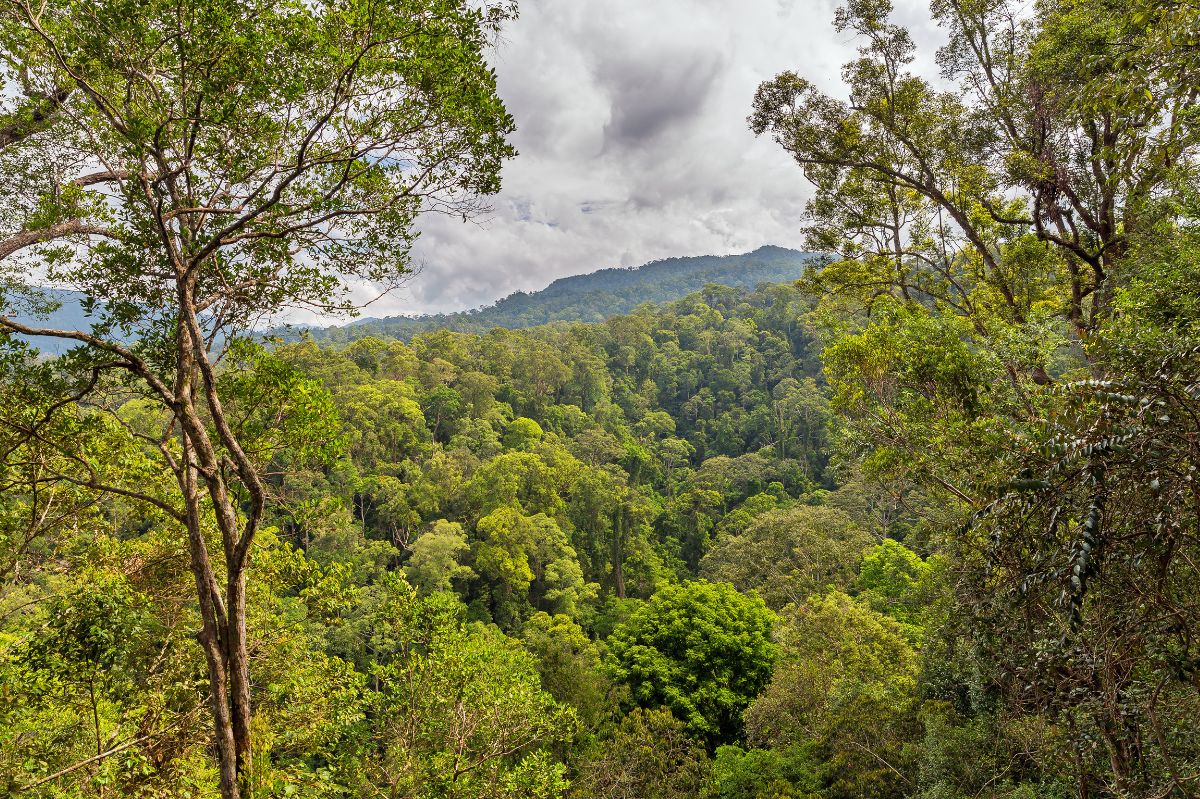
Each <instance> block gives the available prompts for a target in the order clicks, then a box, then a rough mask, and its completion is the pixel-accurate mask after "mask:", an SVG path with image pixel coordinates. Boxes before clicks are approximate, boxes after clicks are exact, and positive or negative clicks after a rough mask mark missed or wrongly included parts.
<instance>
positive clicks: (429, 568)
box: [404, 519, 476, 594]
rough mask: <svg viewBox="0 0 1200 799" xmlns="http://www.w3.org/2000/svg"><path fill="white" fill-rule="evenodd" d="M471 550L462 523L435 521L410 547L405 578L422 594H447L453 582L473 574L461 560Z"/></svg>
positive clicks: (467, 578) (473, 575)
mask: <svg viewBox="0 0 1200 799" xmlns="http://www.w3.org/2000/svg"><path fill="white" fill-rule="evenodd" d="M470 551H471V546H470V545H469V544H468V543H467V534H466V533H465V532H463V528H462V525H461V524H458V523H456V522H448V521H446V520H445V519H438V520H437V521H436V522H434V523H433V528H432V529H431V530H428V531H426V532H425V533H422V534H421V536H420V537H419V538H418V539H417V540H416V543H414V544H413V546H412V557H410V558H409V559H408V565H407V566H405V568H404V575H405V577H406V578H407V579H408V581H409V582H410V583H412V585H413V586H414V587H416V588H418V589H420V591H421V593H423V594H431V593H434V592H435V591H449V590H450V589H451V588H452V587H453V583H454V581H455V580H470V579H472V578H474V577H475V576H476V575H475V572H474V571H473V570H472V569H471V567H470V566H464V565H463V564H462V560H463V558H464V556H466V555H467V554H468V553H469V552H470Z"/></svg>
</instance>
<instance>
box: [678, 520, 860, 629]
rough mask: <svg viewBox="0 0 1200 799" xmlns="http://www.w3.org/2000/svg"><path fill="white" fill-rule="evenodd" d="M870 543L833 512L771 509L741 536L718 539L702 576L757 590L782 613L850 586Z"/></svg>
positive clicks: (702, 562)
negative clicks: (814, 595)
mask: <svg viewBox="0 0 1200 799" xmlns="http://www.w3.org/2000/svg"><path fill="white" fill-rule="evenodd" d="M870 543H871V537H870V536H869V535H868V534H867V533H866V532H864V531H863V530H862V529H861V528H859V527H858V525H856V524H855V523H854V522H853V520H851V519H850V517H849V516H847V515H846V514H845V513H843V512H842V511H839V510H836V509H834V508H822V507H809V506H803V505H802V506H798V507H795V508H787V509H782V510H772V511H768V512H767V513H764V514H763V515H762V516H759V517H758V518H757V519H755V520H754V522H753V523H752V524H751V525H750V526H749V527H748V528H746V530H744V531H742V532H740V534H737V535H734V534H726V535H724V536H722V537H721V538H720V539H718V540H717V542H716V544H714V545H713V548H712V549H711V550H710V551H709V553H708V554H707V555H705V556H704V559H703V560H702V561H700V572H701V574H703V575H704V576H705V577H707V578H708V579H710V580H724V581H728V582H731V583H733V584H734V585H735V586H736V587H737V588H738V590H740V591H746V592H749V591H754V592H755V593H757V594H759V595H760V596H761V597H762V598H763V600H764V601H765V602H766V603H767V605H768V606H769V607H771V608H773V609H775V610H779V609H780V608H782V607H783V606H784V605H787V604H799V603H801V602H803V601H804V600H806V599H808V597H809V596H811V595H813V594H820V593H823V592H824V591H826V590H827V589H829V588H838V589H845V588H847V587H848V586H849V585H850V584H851V583H852V582H853V580H854V577H855V575H856V574H857V572H858V566H859V563H860V562H861V560H862V557H863V553H864V552H865V551H866V549H867V548H868V547H869V546H870Z"/></svg>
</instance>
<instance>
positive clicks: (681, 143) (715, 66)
mask: <svg viewBox="0 0 1200 799" xmlns="http://www.w3.org/2000/svg"><path fill="white" fill-rule="evenodd" d="M835 7H836V3H835V2H833V1H832V0H522V2H521V7H520V17H519V18H518V19H517V20H516V21H514V22H511V23H510V24H509V26H508V27H507V29H506V31H505V34H504V36H503V38H502V40H501V41H500V42H499V43H498V46H497V48H496V51H495V52H494V54H493V56H492V58H493V62H494V65H495V68H496V73H497V79H498V82H499V91H500V95H501V97H502V98H503V99H504V101H505V103H506V104H507V106H508V109H509V111H510V113H512V115H513V116H514V117H515V119H516V123H517V131H516V133H515V134H514V136H513V138H512V143H513V144H514V145H515V146H516V148H517V150H518V151H519V153H520V154H519V155H518V156H517V157H516V158H514V159H513V160H512V161H510V162H509V163H508V164H507V165H506V167H505V169H504V172H503V188H502V190H501V192H500V193H499V194H498V195H496V196H494V197H493V198H491V205H492V210H491V211H490V212H489V213H488V214H486V215H485V216H483V217H481V218H479V219H477V220H474V221H472V222H468V223H463V222H462V221H461V219H452V218H448V217H442V216H432V215H431V216H428V217H425V218H423V219H422V220H421V222H420V225H419V226H420V229H421V237H420V238H419V240H418V242H417V245H416V247H415V249H414V252H413V255H414V261H415V263H416V264H417V265H418V267H419V273H418V274H416V275H415V276H413V277H412V278H411V279H410V280H409V281H408V283H407V284H406V286H404V287H403V288H401V289H399V290H397V291H394V292H393V293H392V294H390V295H388V296H385V297H383V298H381V299H378V300H376V301H375V302H374V303H372V304H371V306H370V307H369V308H368V309H367V310H366V313H367V314H368V315H370V316H387V315H394V314H412V313H429V312H443V311H454V310H461V309H465V308H473V307H477V306H479V305H482V304H487V303H490V302H492V301H494V300H496V299H499V298H501V297H504V296H507V295H508V294H511V293H512V292H514V291H518V290H520V291H530V290H537V289H540V288H542V287H544V286H546V285H547V284H549V283H550V282H551V281H553V280H554V279H555V278H558V277H562V276H564V275H571V274H581V273H585V272H592V271H595V270H597V269H603V268H607V267H614V266H636V265H639V264H643V263H646V262H648V261H652V260H655V259H659V258H666V257H671V256H679V255H705V254H717V255H723V254H730V253H740V252H748V251H750V250H753V249H755V248H757V247H759V246H761V245H763V244H776V245H780V246H785V247H796V248H801V247H802V245H803V231H802V222H803V218H802V217H803V210H804V204H805V201H806V200H807V199H808V196H809V190H808V187H807V186H806V184H805V182H804V179H803V177H802V175H801V174H800V170H799V168H798V167H797V166H796V165H795V164H794V163H793V162H792V161H791V160H790V158H789V157H788V155H787V154H786V153H785V152H784V151H783V150H782V149H781V148H780V147H779V146H778V145H777V144H775V143H774V142H773V141H771V140H770V138H769V137H763V138H756V137H755V136H754V135H753V134H752V133H751V132H750V130H749V129H748V127H747V124H746V117H747V116H748V115H749V113H750V104H751V101H752V99H753V96H754V91H755V89H756V88H757V86H758V85H759V84H760V83H761V82H762V81H764V80H768V79H770V78H772V77H774V76H775V75H776V74H778V73H779V72H781V71H784V70H787V69H792V70H795V71H797V72H799V73H800V74H801V75H803V76H805V77H807V78H809V79H810V80H812V81H814V82H815V83H816V84H817V85H818V86H820V87H821V88H823V89H825V90H827V91H829V92H831V93H834V94H839V93H840V90H839V76H840V70H841V64H842V63H844V62H845V61H847V60H849V59H850V58H852V57H853V56H854V51H855V47H856V46H857V45H856V43H855V42H854V40H853V39H852V38H851V37H850V36H849V35H846V34H837V33H836V32H835V31H834V30H833V24H832V21H833V13H834V9H835ZM896 21H898V22H900V23H902V24H906V25H908V26H909V27H910V29H912V30H913V34H914V39H915V40H916V41H917V42H918V45H921V44H923V43H931V44H935V43H936V42H935V41H934V40H935V39H936V33H935V32H934V31H933V30H932V29H931V27H930V23H929V21H928V12H927V11H926V7H925V4H924V2H909V0H898V2H897V14H896ZM932 49H933V48H932V47H928V48H922V51H923V52H925V53H929V54H932Z"/></svg>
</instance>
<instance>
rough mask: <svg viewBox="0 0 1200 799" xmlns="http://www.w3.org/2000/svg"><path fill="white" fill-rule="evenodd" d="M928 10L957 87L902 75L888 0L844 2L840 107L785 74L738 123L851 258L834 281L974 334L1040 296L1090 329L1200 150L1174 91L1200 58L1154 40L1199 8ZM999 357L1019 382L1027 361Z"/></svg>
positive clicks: (1016, 319) (903, 39)
mask: <svg viewBox="0 0 1200 799" xmlns="http://www.w3.org/2000/svg"><path fill="white" fill-rule="evenodd" d="M933 11H934V16H935V19H936V20H937V22H938V23H939V24H940V25H941V26H942V27H943V28H944V29H945V30H946V32H947V34H948V37H949V41H948V43H947V44H946V45H945V46H944V47H943V48H942V50H941V51H940V52H939V54H938V63H939V66H940V67H941V69H942V77H943V79H944V80H946V81H948V82H950V83H951V85H952V88H949V89H947V90H944V91H939V90H936V89H935V88H934V87H933V86H931V85H930V84H929V83H928V82H926V81H925V80H923V79H921V78H920V77H918V76H916V75H913V74H912V73H911V72H908V71H907V69H908V65H909V64H910V63H911V62H912V61H913V54H914V50H915V46H914V44H913V41H912V38H911V37H910V36H909V33H908V31H907V30H905V29H904V28H902V27H899V26H897V25H895V24H893V23H891V22H889V21H888V16H889V14H890V12H891V3H890V2H888V0H882V1H878V0H852V2H849V3H847V4H846V5H845V6H844V7H843V8H841V9H839V11H838V13H837V16H836V22H835V27H836V28H837V30H838V31H839V32H849V33H851V34H853V35H854V36H856V37H857V38H858V39H859V40H860V41H861V42H862V46H861V47H860V50H859V52H860V57H859V58H858V59H856V60H854V61H852V62H850V63H849V64H847V65H846V68H845V71H844V73H843V74H844V75H845V81H846V84H847V89H848V93H849V102H843V101H840V100H837V99H834V98H832V97H829V96H827V95H825V94H822V93H821V92H820V91H818V90H817V89H816V88H815V87H814V86H813V84H812V83H810V82H809V81H807V80H805V79H804V78H802V77H800V76H799V75H797V74H795V73H792V72H786V73H783V74H781V75H779V76H778V77H776V78H775V79H774V80H772V81H769V82H767V83H764V84H763V85H762V86H760V87H759V90H758V92H757V94H756V96H755V100H754V113H753V114H752V116H751V117H750V126H751V128H752V130H754V131H755V132H756V133H759V134H762V133H767V132H770V133H771V134H772V135H773V136H774V137H775V139H776V140H777V141H778V142H779V143H780V145H781V146H783V147H784V149H786V150H787V151H788V152H789V153H790V154H791V155H792V156H793V158H794V159H795V160H796V161H797V163H798V164H799V165H800V166H801V167H802V168H803V170H804V174H805V177H806V178H807V179H808V180H809V181H810V182H811V183H812V184H813V185H814V187H815V188H816V194H815V196H814V199H813V201H812V202H811V203H810V205H809V213H810V215H811V217H812V219H813V222H814V227H813V229H812V233H813V237H812V238H813V241H812V244H813V245H814V249H818V250H823V251H833V252H835V253H838V254H839V255H840V256H841V257H842V259H843V260H842V261H841V262H839V263H838V264H835V265H834V266H833V267H832V268H827V270H826V273H823V275H822V277H826V278H828V285H830V286H839V287H842V288H844V289H846V290H851V291H858V292H861V293H862V295H863V296H865V297H871V296H878V295H880V294H893V295H894V296H897V297H901V298H903V299H904V300H905V301H914V302H915V301H921V302H931V303H936V304H938V305H940V306H941V307H944V308H945V309H947V310H948V311H950V312H953V313H957V314H960V315H962V316H964V317H966V318H968V319H969V320H970V321H971V323H972V324H973V325H975V326H976V328H977V330H978V332H979V334H980V335H981V336H983V337H987V336H991V335H996V334H997V333H998V332H999V330H1000V329H1002V328H1003V327H1004V326H1006V325H1016V326H1018V327H1020V328H1023V329H1024V330H1025V331H1026V332H1027V333H1033V332H1034V331H1033V330H1032V329H1031V328H1030V327H1028V325H1029V324H1031V323H1033V322H1035V321H1036V319H1037V317H1038V316H1039V315H1042V314H1044V313H1045V312H1046V311H1047V310H1051V311H1052V312H1053V313H1054V314H1055V315H1058V316H1060V317H1061V318H1064V319H1065V320H1067V322H1068V323H1069V324H1070V325H1071V327H1072V329H1073V331H1074V332H1075V334H1076V335H1078V336H1079V337H1081V338H1086V337H1087V336H1088V335H1090V334H1091V333H1092V332H1094V331H1095V329H1096V328H1097V326H1098V324H1099V323H1100V322H1101V321H1102V320H1103V319H1104V318H1105V317H1106V316H1107V315H1108V314H1109V313H1110V311H1111V302H1112V297H1113V288H1114V287H1115V286H1116V285H1119V283H1120V281H1121V278H1122V275H1124V274H1126V273H1128V271H1129V270H1130V269H1131V268H1135V267H1134V266H1133V265H1132V264H1130V263H1129V262H1128V261H1127V255H1128V253H1129V246H1130V242H1131V241H1132V240H1133V239H1134V238H1135V237H1136V236H1137V235H1138V232H1139V231H1141V230H1146V229H1149V228H1151V227H1153V226H1154V225H1155V224H1156V223H1157V220H1158V219H1159V218H1161V215H1162V214H1164V213H1166V214H1167V215H1168V216H1169V215H1170V214H1171V213H1172V212H1171V211H1170V209H1168V208H1165V207H1162V206H1156V205H1155V203H1154V199H1155V195H1156V194H1157V193H1158V192H1160V191H1168V190H1170V188H1171V186H1172V183H1173V181H1174V180H1175V179H1176V178H1177V177H1178V169H1177V167H1178V166H1179V165H1182V164H1185V163H1188V162H1189V161H1190V159H1191V158H1193V157H1194V155H1195V152H1196V148H1197V146H1198V145H1200V138H1198V135H1200V129H1197V127H1196V125H1195V122H1194V119H1193V116H1194V115H1193V114H1191V113H1190V111H1189V109H1190V108H1191V107H1193V106H1194V104H1195V102H1196V99H1197V98H1196V96H1195V93H1194V92H1192V91H1190V90H1189V89H1186V88H1184V86H1192V85H1194V84H1195V80H1194V79H1195V77H1196V73H1195V68H1196V62H1195V58H1194V57H1192V56H1191V55H1190V53H1188V50H1189V48H1188V47H1187V46H1186V45H1185V46H1182V47H1181V46H1177V45H1176V44H1173V43H1172V44H1170V45H1168V46H1167V47H1166V48H1162V47H1161V46H1160V45H1161V44H1162V43H1163V42H1164V41H1171V39H1172V33H1173V32H1174V33H1176V34H1182V35H1183V36H1184V37H1186V36H1187V34H1186V33H1185V31H1187V30H1188V28H1187V27H1186V24H1187V23H1188V21H1189V20H1191V19H1193V18H1194V14H1195V11H1194V9H1191V7H1190V4H1187V3H1183V4H1172V6H1171V7H1168V8H1165V9H1164V8H1162V7H1161V6H1159V5H1158V4H1152V3H1142V2H1134V3H1124V2H1113V1H1112V0H1089V1H1088V2H1080V3H1044V4H1040V5H1038V6H1037V9H1036V12H1035V13H1034V14H1031V15H1024V16H1023V15H1022V13H1021V9H1020V8H1018V7H1017V5H1016V4H1009V3H995V4H979V3H973V2H959V0H939V2H936V3H934V4H933ZM1180 26H1182V27H1180ZM1181 43H1182V42H1181ZM1164 50H1165V52H1164ZM1189 79H1190V80H1189ZM1135 87H1136V88H1135ZM1043 244H1044V245H1048V246H1039V245H1043ZM1042 365H1044V364H1037V363H1035V364H1032V365H1031V366H1032V367H1033V369H1034V371H1033V372H1030V374H1032V375H1033V376H1034V377H1035V378H1037V379H1039V380H1044V379H1045V375H1044V374H1042V373H1040V372H1037V371H1036V369H1037V368H1038V367H1039V366H1042ZM1009 366H1011V367H1012V368H1013V371H1014V379H1016V377H1017V372H1018V368H1019V367H1021V366H1022V364H1020V363H1019V362H1016V361H1012V362H1010V363H1009Z"/></svg>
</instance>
